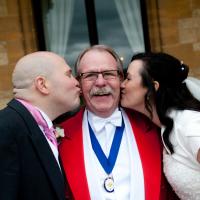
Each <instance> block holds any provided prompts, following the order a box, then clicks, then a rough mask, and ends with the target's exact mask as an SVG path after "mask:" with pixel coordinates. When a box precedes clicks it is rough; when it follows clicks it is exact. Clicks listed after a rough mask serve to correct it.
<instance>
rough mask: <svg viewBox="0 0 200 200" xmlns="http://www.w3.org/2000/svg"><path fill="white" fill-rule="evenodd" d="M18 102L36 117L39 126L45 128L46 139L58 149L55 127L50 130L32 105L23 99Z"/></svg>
mask: <svg viewBox="0 0 200 200" xmlns="http://www.w3.org/2000/svg"><path fill="white" fill-rule="evenodd" d="M17 100H18V101H19V102H21V103H22V104H23V105H24V106H25V107H26V108H27V109H28V110H29V112H30V113H31V114H32V116H33V117H34V119H35V120H36V122H37V123H38V125H39V126H41V127H42V128H43V130H44V133H45V135H46V137H47V138H48V139H49V140H50V141H51V142H52V144H54V145H55V147H56V148H58V143H57V140H56V136H55V129H54V128H53V126H52V127H51V128H49V127H48V125H47V122H46V121H45V120H44V118H43V117H42V115H41V113H40V112H39V110H37V109H36V108H35V107H34V106H32V105H31V104H30V103H28V102H26V101H24V100H21V99H17Z"/></svg>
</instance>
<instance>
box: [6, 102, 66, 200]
mask: <svg viewBox="0 0 200 200" xmlns="http://www.w3.org/2000/svg"><path fill="white" fill-rule="evenodd" d="M8 106H10V107H12V108H13V109H14V110H15V111H16V112H17V113H18V114H19V115H20V116H21V117H22V119H23V120H24V122H25V123H26V125H27V128H28V130H29V137H30V138H31V141H32V144H33V147H34V149H35V151H36V153H37V155H38V158H39V160H40V162H41V164H42V165H43V167H44V168H45V171H46V173H47V175H48V178H49V180H50V182H51V184H52V186H53V188H54V189H55V192H56V194H57V196H58V199H60V200H61V199H64V180H63V177H62V174H61V171H60V168H59V166H58V164H57V161H56V159H55V157H54V155H53V153H52V150H51V148H50V147H49V144H48V142H47V141H46V138H45V137H44V135H43V133H42V131H41V130H40V128H39V126H38V125H37V123H36V121H35V120H34V118H33V117H32V115H31V114H30V113H29V111H28V110H27V109H26V108H25V107H24V106H23V105H22V104H21V103H20V102H18V101H16V100H12V101H11V102H10V103H9V104H8Z"/></svg>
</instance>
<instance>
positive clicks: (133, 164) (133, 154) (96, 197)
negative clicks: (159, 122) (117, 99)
mask: <svg viewBox="0 0 200 200" xmlns="http://www.w3.org/2000/svg"><path fill="white" fill-rule="evenodd" d="M115 112H119V111H118V109H116V110H115ZM113 114H114V113H113ZM122 115H123V119H124V123H125V129H124V133H123V136H122V141H121V145H120V149H119V153H118V157H117V160H116V163H115V166H114V168H113V170H112V172H111V175H112V177H113V179H114V192H111V193H109V192H107V191H106V190H105V189H104V187H103V184H104V180H105V179H106V178H107V177H108V174H107V173H106V172H105V171H104V169H103V167H102V166H101V164H100V162H99V160H98V158H97V157H96V154H95V153H94V151H93V149H92V145H91V140H90V134H89V130H88V121H89V123H90V126H91V128H92V129H93V131H94V134H95V136H96V138H97V140H98V142H99V144H100V145H101V148H102V150H103V151H104V153H105V155H106V156H107V157H108V155H109V152H110V148H111V145H112V141H113V137H114V133H115V128H116V127H115V126H114V125H113V124H111V123H107V124H106V125H105V127H104V128H103V129H100V130H99V131H98V132H96V131H95V128H94V125H93V118H94V117H95V118H96V116H94V114H93V113H91V112H89V111H87V110H86V111H85V112H84V116H83V143H84V158H85V167H86V175H87V181H88V186H89V191H90V197H91V199H92V200H104V199H105V200H122V199H123V200H132V199H134V200H135V199H137V200H144V199H145V194H144V177H143V171H142V164H141V160H140V156H139V152H138V149H137V145H136V141H135V137H134V134H133V131H132V128H131V124H130V122H129V119H128V117H127V115H126V113H125V112H124V111H122ZM111 117H112V116H111ZM99 120H107V119H106V118H105V119H102V118H99Z"/></svg>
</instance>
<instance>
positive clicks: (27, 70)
mask: <svg viewBox="0 0 200 200" xmlns="http://www.w3.org/2000/svg"><path fill="white" fill-rule="evenodd" d="M12 81H13V87H14V89H13V93H14V97H15V98H14V99H13V100H11V101H10V102H9V103H8V105H7V107H6V108H4V109H3V110H1V111H0V163H1V164H0V199H1V200H64V199H72V196H70V195H71V193H70V191H69V188H68V187H67V183H66V181H65V180H64V178H63V177H64V175H63V172H62V166H61V163H60V162H59V156H58V148H57V142H56V138H55V135H54V131H53V128H52V120H54V119H55V118H56V117H58V116H59V115H61V114H63V113H65V112H68V111H71V110H73V109H75V108H77V107H78V106H79V103H80V99H79V93H80V88H79V83H78V82H77V80H76V79H75V78H74V77H73V76H72V72H71V69H70V67H69V66H68V65H67V63H66V62H65V61H64V59H63V58H61V57H60V56H58V55H57V54H54V53H51V52H35V53H32V54H29V55H26V56H24V57H22V58H21V59H20V60H19V61H18V62H17V64H16V66H15V69H14V71H13V77H12Z"/></svg>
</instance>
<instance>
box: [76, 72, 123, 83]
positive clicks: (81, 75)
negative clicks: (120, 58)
mask: <svg viewBox="0 0 200 200" xmlns="http://www.w3.org/2000/svg"><path fill="white" fill-rule="evenodd" d="M113 71H116V72H117V75H116V76H113V78H108V79H107V78H105V77H104V73H108V72H113ZM85 74H94V75H96V79H94V80H88V81H96V80H97V79H98V77H99V74H101V75H102V77H103V79H105V80H113V79H115V78H116V77H118V76H119V75H122V73H121V71H120V70H119V69H110V70H105V71H101V72H96V71H91V72H84V73H80V74H79V75H78V76H77V79H79V80H80V79H81V78H82V77H83V76H84V75H85ZM122 76H123V75H122ZM83 80H86V79H84V78H83Z"/></svg>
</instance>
